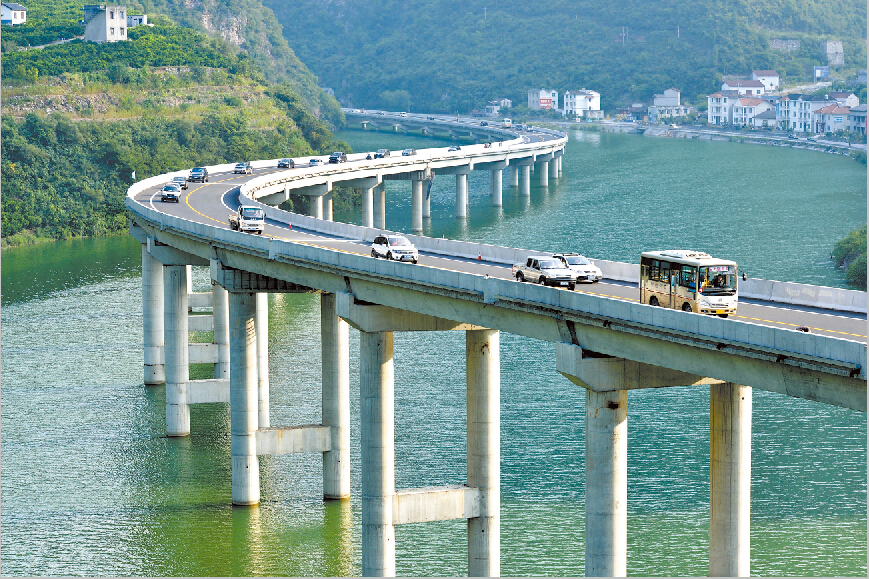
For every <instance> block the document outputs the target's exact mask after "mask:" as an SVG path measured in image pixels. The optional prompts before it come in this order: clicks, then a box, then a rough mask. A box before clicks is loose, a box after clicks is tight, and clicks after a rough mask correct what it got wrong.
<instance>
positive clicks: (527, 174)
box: [519, 163, 531, 197]
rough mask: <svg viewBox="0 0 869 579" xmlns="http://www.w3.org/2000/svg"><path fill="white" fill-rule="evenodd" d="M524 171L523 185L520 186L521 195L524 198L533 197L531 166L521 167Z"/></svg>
mask: <svg viewBox="0 0 869 579" xmlns="http://www.w3.org/2000/svg"><path fill="white" fill-rule="evenodd" d="M520 167H521V171H522V184H521V185H520V186H519V194H520V195H521V196H523V197H530V196H531V164H530V163H528V164H524V165H520Z"/></svg>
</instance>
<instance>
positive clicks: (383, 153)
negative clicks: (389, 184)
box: [374, 149, 389, 159]
mask: <svg viewBox="0 0 869 579" xmlns="http://www.w3.org/2000/svg"><path fill="white" fill-rule="evenodd" d="M388 156H389V149H377V152H376V153H374V158H375V159H385V158H386V157H388Z"/></svg>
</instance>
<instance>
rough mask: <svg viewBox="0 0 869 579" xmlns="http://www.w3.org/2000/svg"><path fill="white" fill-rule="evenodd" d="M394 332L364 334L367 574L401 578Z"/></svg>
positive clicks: (362, 400) (362, 389)
mask: <svg viewBox="0 0 869 579" xmlns="http://www.w3.org/2000/svg"><path fill="white" fill-rule="evenodd" d="M392 338H393V336H392V332H361V333H360V337H359V358H360V360H359V366H360V377H359V390H360V407H361V411H362V424H361V438H362V575H363V576H365V577H395V526H394V525H393V522H392V500H393V499H392V497H393V495H395V417H394V404H395V400H394V397H395V384H394V367H393V358H392V353H393V346H392V343H393V342H392Z"/></svg>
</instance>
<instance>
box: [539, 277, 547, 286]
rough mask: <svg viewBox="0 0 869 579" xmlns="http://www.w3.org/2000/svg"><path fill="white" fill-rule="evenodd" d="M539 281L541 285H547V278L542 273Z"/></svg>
mask: <svg viewBox="0 0 869 579" xmlns="http://www.w3.org/2000/svg"><path fill="white" fill-rule="evenodd" d="M537 281H538V282H539V283H540V285H546V278H545V277H543V276H542V275H541V276H540V279H539V280H537Z"/></svg>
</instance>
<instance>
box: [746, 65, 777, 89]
mask: <svg viewBox="0 0 869 579" xmlns="http://www.w3.org/2000/svg"><path fill="white" fill-rule="evenodd" d="M751 80H757V81H760V82H761V83H762V84H763V87H764V90H765V91H766V92H773V91H777V90H778V86H779V76H778V73H777V72H776V71H774V70H752V71H751Z"/></svg>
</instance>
